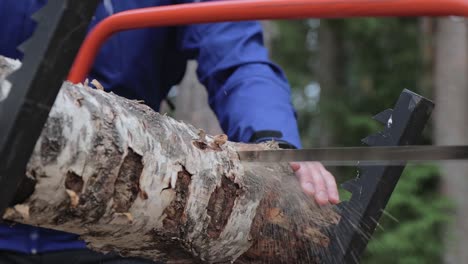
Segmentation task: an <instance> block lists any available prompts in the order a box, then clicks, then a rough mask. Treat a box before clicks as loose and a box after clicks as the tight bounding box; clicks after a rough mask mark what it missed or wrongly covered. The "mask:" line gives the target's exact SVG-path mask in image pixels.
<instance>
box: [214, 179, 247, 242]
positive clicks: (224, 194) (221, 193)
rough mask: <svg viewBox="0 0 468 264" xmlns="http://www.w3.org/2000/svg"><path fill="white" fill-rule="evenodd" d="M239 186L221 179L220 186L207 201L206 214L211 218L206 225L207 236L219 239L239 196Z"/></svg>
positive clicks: (228, 180)
mask: <svg viewBox="0 0 468 264" xmlns="http://www.w3.org/2000/svg"><path fill="white" fill-rule="evenodd" d="M240 193H241V189H240V187H239V185H238V184H237V183H235V182H233V181H231V180H230V179H228V178H227V177H224V176H223V177H222V178H221V186H218V187H216V189H215V190H214V192H213V193H212V194H211V196H210V200H209V201H208V207H207V208H206V209H207V213H208V215H209V216H210V217H211V221H210V223H209V224H208V236H209V237H210V238H219V236H220V234H221V232H222V231H223V230H224V227H225V226H226V224H227V221H228V219H229V216H230V215H231V213H232V208H233V207H234V202H235V201H236V198H237V197H238V196H239V195H240Z"/></svg>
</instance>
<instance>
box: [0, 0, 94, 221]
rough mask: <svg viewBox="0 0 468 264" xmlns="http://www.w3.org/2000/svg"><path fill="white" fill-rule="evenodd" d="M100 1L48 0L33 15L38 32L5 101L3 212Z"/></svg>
mask: <svg viewBox="0 0 468 264" xmlns="http://www.w3.org/2000/svg"><path fill="white" fill-rule="evenodd" d="M98 3H99V0H87V1H83V0H49V1H48V3H47V4H46V5H45V7H43V8H42V9H41V10H39V11H38V12H37V13H36V14H34V15H33V18H34V20H35V21H37V26H36V30H35V31H34V33H33V36H32V37H31V38H30V39H29V40H27V41H26V42H25V43H24V44H22V45H21V46H20V47H19V49H20V50H21V51H23V52H24V58H23V61H22V66H21V68H20V69H19V70H17V71H16V72H14V73H13V74H12V75H10V76H9V77H8V81H9V82H10V84H11V89H10V91H9V94H8V95H7V96H6V97H5V99H3V100H2V101H0V127H1V129H0V186H1V191H0V215H2V214H3V211H4V209H5V208H6V207H7V206H8V204H9V202H10V201H11V200H12V198H13V196H14V194H15V191H16V189H17V187H18V185H19V184H20V182H21V181H22V179H23V178H24V175H25V170H26V165H27V163H28V161H29V158H30V156H31V153H32V151H33V149H34V146H35V145H36V141H37V139H38V137H39V135H40V133H41V131H42V128H43V126H44V124H45V122H46V120H47V117H48V115H49V111H50V109H51V107H52V105H53V103H54V101H55V98H56V96H57V94H58V92H59V90H60V87H61V85H62V83H63V81H64V79H65V77H66V75H67V73H68V71H69V69H70V67H71V65H72V63H73V60H74V58H75V56H76V53H77V52H78V49H79V47H80V46H81V43H82V42H83V39H84V38H85V36H86V32H87V29H88V26H89V23H90V22H91V19H92V17H93V14H94V12H95V10H96V8H97V5H98Z"/></svg>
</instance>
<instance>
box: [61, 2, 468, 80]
mask: <svg viewBox="0 0 468 264" xmlns="http://www.w3.org/2000/svg"><path fill="white" fill-rule="evenodd" d="M403 16H468V0H237V1H236V0H231V1H217V2H206V3H190V4H179V5H170V6H160V7H150V8H142V9H135V10H130V11H124V12H121V13H117V14H115V15H112V16H110V17H108V18H106V19H105V20H103V21H102V22H100V23H99V24H98V25H97V26H96V27H95V28H94V29H93V30H92V31H91V32H90V34H89V35H88V37H87V38H86V40H85V42H84V43H83V45H82V46H81V49H80V51H79V53H78V55H77V57H76V59H75V62H74V64H73V66H72V68H71V70H70V73H69V75H68V80H69V81H70V82H72V83H79V82H82V81H84V79H85V78H86V76H87V74H88V73H89V71H90V69H91V66H92V64H93V63H94V59H95V57H96V55H97V53H98V51H99V49H100V47H101V46H102V44H103V43H104V42H105V41H106V40H107V39H108V38H109V37H110V36H112V35H113V34H115V33H117V32H120V31H125V30H131V29H139V28H147V27H161V26H176V25H187V24H197V23H212V22H226V21H243V20H264V19H301V18H351V17H403Z"/></svg>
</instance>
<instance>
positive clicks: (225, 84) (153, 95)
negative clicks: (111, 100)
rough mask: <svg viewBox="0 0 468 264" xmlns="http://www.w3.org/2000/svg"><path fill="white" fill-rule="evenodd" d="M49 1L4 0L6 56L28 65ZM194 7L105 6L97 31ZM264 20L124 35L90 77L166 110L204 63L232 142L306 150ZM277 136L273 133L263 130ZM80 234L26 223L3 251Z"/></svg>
mask: <svg viewBox="0 0 468 264" xmlns="http://www.w3.org/2000/svg"><path fill="white" fill-rule="evenodd" d="M46 2H47V1H46V0H1V1H0V55H4V56H7V57H10V58H17V59H21V58H22V54H21V53H20V52H19V51H18V50H17V49H16V47H17V46H18V45H19V44H20V43H22V42H23V41H25V40H26V39H27V38H28V37H30V35H31V34H32V32H33V30H34V27H35V25H34V23H33V21H31V20H30V18H29V17H30V16H31V14H32V13H33V12H35V11H37V10H38V9H39V8H40V7H42V6H43V5H44V4H45V3H46ZM181 2H190V1H171V0H115V1H113V0H104V1H103V2H102V3H101V5H100V6H99V8H98V10H97V12H96V14H95V17H94V19H93V22H92V25H91V28H92V27H94V26H95V25H96V24H97V23H98V22H100V21H101V20H103V19H104V18H106V17H108V16H110V15H112V14H114V13H117V12H121V11H124V10H129V9H135V8H142V7H150V6H160V5H168V4H179V3H181ZM262 38H263V36H262V32H261V27H260V25H259V24H258V23H257V22H238V23H230V22H228V23H214V24H198V25H188V26H178V27H164V28H146V29H139V30H132V31H127V32H122V33H118V34H116V35H115V36H113V37H111V38H110V39H109V40H108V41H107V42H106V44H105V45H104V46H103V47H102V49H101V51H100V52H99V55H98V56H97V58H96V61H95V64H94V66H93V68H92V71H91V72H90V76H89V78H90V79H97V80H98V81H99V82H100V83H101V84H102V85H103V86H104V87H105V89H106V90H107V91H112V92H114V93H116V94H119V95H121V96H124V97H127V98H130V99H138V100H144V102H145V103H146V104H148V105H149V106H150V107H152V108H153V109H154V110H156V111H157V110H158V109H159V104H160V102H161V100H163V99H164V98H165V97H166V95H167V93H168V91H169V89H170V88H171V87H172V86H173V85H175V84H177V83H178V82H179V81H180V80H181V78H182V76H183V74H184V71H185V65H186V61H187V60H188V59H196V60H197V61H198V70H197V74H198V77H199V79H200V81H201V82H202V83H203V84H204V85H205V86H206V88H207V90H208V94H209V104H210V106H211V108H212V109H213V110H214V112H215V113H216V115H217V117H218V119H219V122H220V124H221V127H222V128H223V130H224V131H225V133H226V134H227V135H228V136H229V139H230V140H233V141H240V142H248V141H252V140H253V141H257V142H258V141H263V140H267V139H271V138H275V139H276V140H279V141H281V140H283V141H285V142H288V143H290V144H292V145H294V146H296V147H300V141H299V135H298V130H297V125H296V118H295V112H294V110H293V107H292V105H291V103H290V88H289V85H288V83H287V81H286V79H285V77H284V75H283V73H282V72H281V70H280V69H279V68H278V67H277V66H275V65H274V64H273V63H272V62H271V61H270V60H269V59H268V53H267V50H266V49H265V48H264V46H263V39H262ZM265 130H268V131H270V130H274V131H277V133H273V134H269V133H265V132H260V133H256V132H259V131H265ZM83 247H85V244H84V242H83V241H80V240H78V236H76V235H73V234H68V233H63V232H58V231H52V230H47V229H40V228H35V227H31V226H26V225H20V224H16V225H13V226H7V225H0V250H2V249H4V250H14V251H20V252H25V253H33V254H34V253H38V252H47V251H54V250H62V249H71V248H83Z"/></svg>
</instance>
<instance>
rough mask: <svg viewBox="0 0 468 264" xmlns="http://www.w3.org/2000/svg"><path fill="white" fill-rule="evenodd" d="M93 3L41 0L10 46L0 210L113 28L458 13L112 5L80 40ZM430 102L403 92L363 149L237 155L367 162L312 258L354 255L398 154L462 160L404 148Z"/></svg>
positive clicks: (449, 5) (351, 2) (290, 5)
mask: <svg viewBox="0 0 468 264" xmlns="http://www.w3.org/2000/svg"><path fill="white" fill-rule="evenodd" d="M99 2H100V1H99V0H87V1H82V0H49V1H48V3H47V4H46V6H45V7H44V8H43V9H41V10H40V11H39V12H38V13H36V14H35V15H34V17H33V18H34V19H35V20H36V21H37V22H38V26H37V29H36V31H35V32H34V34H33V36H32V37H31V38H30V39H29V40H28V41H27V42H26V43H25V44H23V45H22V46H21V47H20V49H21V50H22V51H23V52H24V59H23V64H22V65H23V66H22V67H21V68H20V69H19V70H18V71H16V72H15V73H13V74H12V75H11V76H10V77H9V81H10V82H11V84H12V89H11V92H10V93H9V95H8V97H7V98H6V99H5V100H3V101H0V125H1V127H2V129H1V130H0V186H1V188H2V191H1V192H0V214H3V212H4V210H5V209H6V208H7V206H8V205H9V203H10V202H11V201H12V200H13V197H14V195H15V192H16V189H17V187H18V185H19V184H20V183H21V181H22V179H23V178H24V174H25V170H26V165H27V163H28V161H29V158H30V156H31V154H32V151H33V149H34V146H35V144H36V141H37V139H38V137H39V135H40V133H41V131H42V128H43V126H44V124H45V123H46V121H47V117H48V114H49V111H50V109H51V107H52V105H53V103H54V100H55V98H56V96H57V94H58V92H59V90H60V87H61V85H62V82H63V80H64V79H67V80H68V81H70V82H73V83H78V82H82V81H83V80H84V79H85V77H86V75H87V74H88V72H89V70H90V68H91V66H92V64H93V60H94V58H95V57H96V55H97V52H98V51H99V48H100V46H101V45H102V44H103V43H104V41H105V40H106V39H107V38H109V37H110V36H111V35H112V34H114V33H117V32H120V31H124V30H131V29H138V28H144V27H160V26H175V25H185V24H195V23H212V22H224V21H243V20H261V19H293V18H294V19H298V18H352V17H400V16H467V15H468V1H466V0H445V1H443V3H442V2H441V1H439V0H379V1H369V0H334V1H332V0H246V1H218V2H209V3H192V4H180V5H173V6H162V7H154V8H145V9H137V10H130V11H125V12H122V13H117V14H115V15H113V16H111V17H109V18H107V19H105V20H104V21H102V22H101V23H100V24H98V25H97V26H96V27H95V28H94V29H93V31H92V32H91V33H90V34H89V35H88V36H87V38H86V39H85V36H86V32H87V28H88V26H89V24H90V22H91V19H92V16H93V14H94V12H95V10H96V7H97V5H98V4H99ZM83 40H84V42H83ZM67 74H68V77H67ZM46 88H47V89H46ZM433 106H434V105H433V103H432V102H431V101H429V100H427V99H425V98H423V97H421V96H419V95H417V94H415V93H412V92H411V91H408V90H404V91H403V93H402V94H401V96H400V98H399V99H398V101H397V102H396V105H395V107H394V108H393V109H387V110H385V111H384V112H382V113H380V114H378V115H376V116H375V117H374V119H376V120H377V121H379V122H381V123H382V124H384V125H385V128H384V130H383V131H382V132H380V133H377V134H375V135H371V136H369V137H367V138H366V139H364V140H363V141H364V142H365V143H367V144H368V145H370V146H373V147H357V148H324V149H309V150H275V151H260V152H252V151H250V152H243V153H239V156H240V158H241V160H243V161H246V162H250V161H257V162H258V161H264V162H277V161H292V160H295V161H300V160H310V159H314V160H321V161H324V162H325V163H327V162H328V163H331V164H335V165H336V164H341V165H349V164H352V165H354V164H355V163H354V162H355V161H360V162H361V164H364V165H365V164H367V165H373V166H363V165H360V166H359V168H360V171H361V173H360V176H359V177H358V178H356V179H354V180H352V181H349V182H346V183H345V184H344V185H343V187H344V188H345V189H346V190H348V191H350V192H351V193H352V197H351V199H350V200H349V201H347V202H342V203H340V204H339V205H338V206H337V207H336V209H337V210H339V211H340V212H341V220H340V222H339V223H338V224H337V225H336V226H334V227H332V228H330V229H329V230H326V231H327V232H329V234H340V238H336V237H331V242H330V245H329V247H328V248H327V250H326V251H325V252H323V254H322V261H323V262H324V263H355V262H358V261H359V257H360V255H361V254H362V252H363V250H364V249H365V247H366V245H367V242H368V241H369V239H370V236H371V235H372V233H373V231H374V229H375V228H376V226H377V220H378V219H379V218H380V216H381V215H382V212H383V209H384V208H385V206H386V204H387V202H388V200H389V198H390V195H391V193H392V192H393V189H394V187H395V185H396V183H397V182H398V179H399V177H400V175H401V172H402V171H403V169H404V166H405V163H406V161H408V160H416V161H424V160H458V159H468V146H408V145H413V144H414V143H415V142H416V140H417V138H418V137H419V135H420V134H421V132H422V130H423V128H424V125H425V124H426V122H427V120H428V119H429V116H430V113H431V111H432V109H433ZM389 121H391V122H389ZM390 123H391V124H390ZM377 146H378V147H377ZM377 165H378V166H377ZM350 208H352V210H353V212H352V213H350V210H349V209H350ZM330 256H333V257H330Z"/></svg>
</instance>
